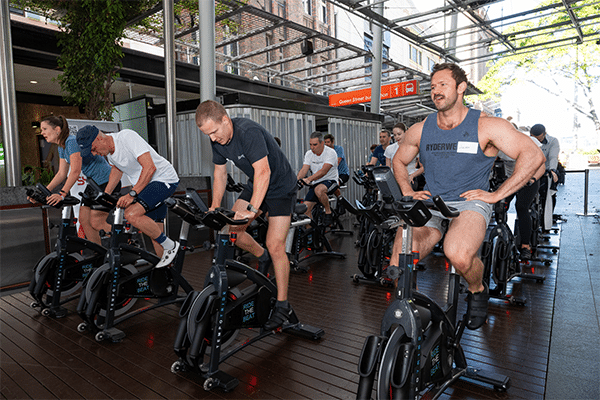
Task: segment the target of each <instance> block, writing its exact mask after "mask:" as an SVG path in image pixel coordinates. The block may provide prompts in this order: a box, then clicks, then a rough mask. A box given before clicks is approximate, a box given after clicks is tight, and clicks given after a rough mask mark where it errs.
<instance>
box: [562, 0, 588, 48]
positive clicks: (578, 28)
mask: <svg viewBox="0 0 600 400" xmlns="http://www.w3.org/2000/svg"><path fill="white" fill-rule="evenodd" d="M562 3H563V5H564V6H565V9H566V10H567V14H569V19H570V20H571V23H572V24H573V27H574V28H575V30H576V31H577V36H579V42H578V43H583V32H582V31H581V26H579V21H578V20H577V16H576V15H575V13H574V12H573V9H572V8H571V5H570V4H568V3H567V2H566V0H562Z"/></svg>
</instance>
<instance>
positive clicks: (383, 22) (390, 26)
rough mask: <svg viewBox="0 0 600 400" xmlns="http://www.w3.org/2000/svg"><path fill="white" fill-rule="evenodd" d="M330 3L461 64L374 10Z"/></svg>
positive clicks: (344, 0) (343, 0) (346, 1)
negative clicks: (356, 9)
mask: <svg viewBox="0 0 600 400" xmlns="http://www.w3.org/2000/svg"><path fill="white" fill-rule="evenodd" d="M329 1H330V2H334V3H335V4H337V5H338V6H340V7H342V8H343V9H345V10H347V11H349V12H351V13H354V14H355V13H356V12H358V13H361V14H363V15H364V16H365V17H367V18H368V19H371V20H372V21H374V22H375V23H378V24H381V25H382V26H383V27H385V28H387V29H389V30H390V31H393V32H396V33H397V34H398V35H399V36H401V37H403V38H404V39H406V40H408V41H409V42H412V43H414V44H416V45H418V46H420V47H422V48H424V49H427V50H428V51H430V52H432V53H434V54H437V55H438V56H440V57H442V58H449V59H451V60H452V61H454V62H459V60H458V59H457V58H456V57H454V56H452V55H450V54H448V52H446V51H445V50H444V49H443V48H441V47H439V46H436V45H433V44H431V43H428V42H426V41H424V40H422V39H421V38H420V37H419V35H417V34H415V33H413V32H410V31H409V30H407V29H405V28H398V27H395V26H394V24H393V23H392V22H391V21H390V20H388V19H387V18H385V17H383V16H381V15H379V14H377V13H375V12H373V11H372V10H369V9H368V8H366V9H361V10H359V11H354V9H355V6H354V5H355V4H356V2H354V1H352V0H329Z"/></svg>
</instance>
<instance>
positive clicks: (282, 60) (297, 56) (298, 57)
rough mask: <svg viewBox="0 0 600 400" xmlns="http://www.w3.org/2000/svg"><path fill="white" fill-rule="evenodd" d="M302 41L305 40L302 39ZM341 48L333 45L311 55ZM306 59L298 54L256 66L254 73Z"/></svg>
mask: <svg viewBox="0 0 600 400" xmlns="http://www.w3.org/2000/svg"><path fill="white" fill-rule="evenodd" d="M302 40H304V39H302ZM302 40H301V41H302ZM339 48H341V46H336V45H331V46H327V47H322V48H320V49H315V51H314V52H313V53H312V54H311V55H312V56H314V55H317V54H321V53H327V52H328V51H333V50H336V49H339ZM304 57H306V56H305V55H304V54H302V53H300V54H297V55H295V56H292V57H288V58H282V59H281V60H277V61H272V62H270V63H266V64H263V65H258V66H256V68H253V71H258V70H261V69H265V68H271V67H274V66H276V65H280V64H285V63H287V62H291V61H296V60H299V59H301V58H304Z"/></svg>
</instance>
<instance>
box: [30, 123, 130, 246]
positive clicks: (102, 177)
mask: <svg viewBox="0 0 600 400" xmlns="http://www.w3.org/2000/svg"><path fill="white" fill-rule="evenodd" d="M40 129H41V131H42V136H44V139H46V141H47V142H48V143H52V144H56V145H57V146H58V156H59V168H58V172H57V173H56V175H55V176H54V178H53V179H52V180H51V181H50V183H49V184H48V185H47V186H46V187H47V188H48V190H50V191H52V190H54V189H55V188H56V187H58V186H59V185H60V184H61V183H62V182H64V184H63V186H62V188H61V189H60V192H59V193H57V194H53V195H51V196H48V198H47V202H48V204H50V205H56V204H58V203H59V202H60V201H62V200H63V199H64V198H65V196H67V195H68V194H69V192H70V191H71V188H72V187H73V186H74V185H75V183H76V182H77V179H78V178H79V176H80V175H81V173H83V174H84V175H85V176H86V177H87V178H91V179H93V180H94V182H96V183H97V184H98V185H100V186H101V187H102V188H106V185H107V184H108V177H109V176H110V170H111V169H110V165H108V163H107V162H106V160H105V159H104V158H103V157H99V156H92V155H89V154H88V155H86V156H83V155H82V154H81V151H80V149H79V146H78V145H77V141H76V140H75V136H73V135H70V134H69V123H68V122H67V119H66V118H65V117H63V116H62V115H59V116H55V115H50V116H48V117H45V118H44V119H42V121H41V122H40ZM114 189H116V190H120V189H121V185H120V183H119V184H118V185H115V186H114ZM30 201H33V200H31V199H30ZM107 217H108V213H106V212H103V211H99V210H92V209H91V204H88V202H87V200H85V199H84V200H82V202H81V207H80V208H79V223H80V224H81V227H82V228H83V232H84V233H85V236H86V238H87V239H88V240H90V241H92V242H94V243H97V244H101V240H100V233H99V231H100V230H104V231H105V232H110V229H111V228H110V225H109V224H108V223H107V222H106V218H107Z"/></svg>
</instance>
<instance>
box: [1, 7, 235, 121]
mask: <svg viewBox="0 0 600 400" xmlns="http://www.w3.org/2000/svg"><path fill="white" fill-rule="evenodd" d="M12 3H13V5H14V6H17V7H20V8H23V9H29V10H32V11H34V12H38V13H40V14H42V15H44V16H45V17H48V18H50V19H52V20H55V21H57V22H58V27H59V32H58V33H57V40H58V45H59V47H60V50H61V54H60V56H59V58H58V67H59V68H60V70H61V71H62V72H61V74H60V75H59V76H58V78H57V80H58V82H59V83H60V86H61V89H62V92H63V98H64V100H65V101H66V102H67V103H68V104H72V105H77V106H80V107H84V108H85V113H86V116H87V118H89V119H99V118H101V119H107V120H111V119H112V112H113V105H112V102H111V98H110V89H111V86H112V84H113V83H114V81H115V79H117V78H118V77H119V72H118V71H119V69H120V68H121V67H122V59H123V50H122V41H123V38H124V35H125V29H126V28H127V23H128V21H132V20H134V18H136V17H138V16H139V15H142V14H143V13H145V12H147V11H150V10H152V9H154V8H155V7H156V6H159V5H160V4H162V0H12ZM229 10H230V8H229V7H227V6H223V5H218V6H217V7H216V12H217V15H219V14H221V13H225V12H227V11H229ZM198 12H199V10H198V0H180V1H178V2H176V3H175V6H174V13H175V21H176V27H175V28H176V30H178V29H187V28H190V27H192V26H195V25H196V24H197V21H198ZM225 23H226V24H227V25H228V26H229V25H231V28H232V29H235V28H236V26H237V25H236V24H235V22H233V21H229V20H226V22H225ZM136 26H138V27H141V28H142V29H146V30H147V31H153V32H155V33H161V34H162V27H163V21H162V12H157V13H154V14H152V15H150V16H148V17H146V18H144V19H142V20H140V21H138V22H137V23H136Z"/></svg>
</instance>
